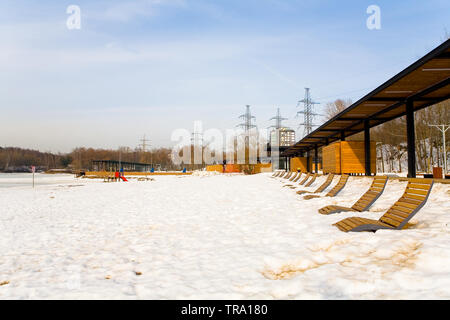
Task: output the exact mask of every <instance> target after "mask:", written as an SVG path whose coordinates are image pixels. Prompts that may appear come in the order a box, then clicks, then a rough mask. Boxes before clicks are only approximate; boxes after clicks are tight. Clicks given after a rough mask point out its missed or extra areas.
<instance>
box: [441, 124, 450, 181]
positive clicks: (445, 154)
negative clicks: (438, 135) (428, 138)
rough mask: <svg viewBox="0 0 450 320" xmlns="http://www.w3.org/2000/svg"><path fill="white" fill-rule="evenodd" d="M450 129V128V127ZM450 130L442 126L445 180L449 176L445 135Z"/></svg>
mask: <svg viewBox="0 0 450 320" xmlns="http://www.w3.org/2000/svg"><path fill="white" fill-rule="evenodd" d="M449 128H450V127H449ZM447 130H448V128H447V129H445V126H444V125H442V139H443V140H444V177H443V178H444V179H445V175H446V174H447V148H446V145H445V133H446V132H447Z"/></svg>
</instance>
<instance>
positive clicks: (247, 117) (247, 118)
mask: <svg viewBox="0 0 450 320" xmlns="http://www.w3.org/2000/svg"><path fill="white" fill-rule="evenodd" d="M245 109H246V110H245V113H244V114H242V115H240V116H239V119H243V120H244V122H243V123H240V124H238V125H237V126H236V127H241V128H243V129H244V131H245V133H246V134H247V135H248V133H249V132H250V130H251V129H253V128H256V125H255V124H253V121H252V120H255V119H256V118H255V117H254V116H252V114H251V112H250V106H249V105H247V106H246V107H245Z"/></svg>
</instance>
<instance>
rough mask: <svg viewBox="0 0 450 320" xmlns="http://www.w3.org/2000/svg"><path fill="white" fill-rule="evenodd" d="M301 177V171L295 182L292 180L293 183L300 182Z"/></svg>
mask: <svg viewBox="0 0 450 320" xmlns="http://www.w3.org/2000/svg"><path fill="white" fill-rule="evenodd" d="M301 176H302V172H301V171H299V172H298V176H297V178H295V179H294V180H292V182H293V183H296V182H297V181H298V180H300V178H301Z"/></svg>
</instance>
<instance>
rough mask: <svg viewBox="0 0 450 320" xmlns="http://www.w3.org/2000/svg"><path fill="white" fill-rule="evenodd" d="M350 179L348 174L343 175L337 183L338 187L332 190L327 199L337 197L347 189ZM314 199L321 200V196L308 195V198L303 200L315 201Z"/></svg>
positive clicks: (305, 197)
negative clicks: (346, 185)
mask: <svg viewBox="0 0 450 320" xmlns="http://www.w3.org/2000/svg"><path fill="white" fill-rule="evenodd" d="M348 177H349V176H348V174H343V175H342V176H341V178H340V179H339V182H338V183H337V185H335V186H334V188H333V189H331V190H330V191H329V192H328V193H327V194H326V195H325V197H335V196H336V195H337V194H338V193H339V192H340V191H341V190H342V189H343V188H344V187H345V184H346V183H347V180H348ZM314 198H320V196H318V195H313V194H310V195H307V196H304V197H303V199H305V200H309V199H314Z"/></svg>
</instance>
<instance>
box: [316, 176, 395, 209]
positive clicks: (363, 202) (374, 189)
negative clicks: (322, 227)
mask: <svg viewBox="0 0 450 320" xmlns="http://www.w3.org/2000/svg"><path fill="white" fill-rule="evenodd" d="M387 180H388V177H386V176H376V177H374V178H373V181H372V185H371V186H370V188H369V190H367V192H366V193H364V194H363V196H362V197H361V198H359V200H358V201H356V202H355V204H354V205H353V206H352V207H351V208H348V207H341V206H335V205H331V206H326V207H323V208H322V209H319V213H321V214H333V213H338V212H343V211H354V212H363V211H366V210H367V209H369V208H370V207H371V206H372V204H373V203H374V202H375V201H377V199H378V198H379V197H380V196H381V194H382V193H383V191H384V188H385V187H386V183H387Z"/></svg>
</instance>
